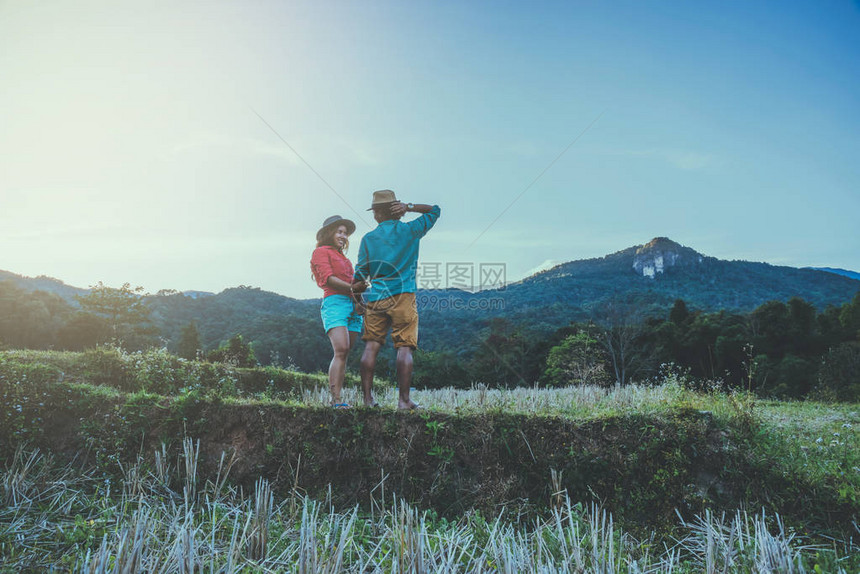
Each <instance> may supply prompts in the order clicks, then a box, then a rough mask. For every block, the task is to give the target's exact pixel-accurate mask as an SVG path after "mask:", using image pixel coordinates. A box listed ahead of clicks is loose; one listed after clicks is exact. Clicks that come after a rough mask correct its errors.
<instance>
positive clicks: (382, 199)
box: [367, 189, 397, 211]
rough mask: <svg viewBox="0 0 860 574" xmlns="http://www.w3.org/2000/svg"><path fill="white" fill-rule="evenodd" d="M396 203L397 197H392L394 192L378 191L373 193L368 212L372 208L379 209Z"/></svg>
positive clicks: (388, 190) (387, 190)
mask: <svg viewBox="0 0 860 574" xmlns="http://www.w3.org/2000/svg"><path fill="white" fill-rule="evenodd" d="M395 201H397V196H395V195H394V192H393V191H391V190H390V189H381V190H379V191H374V192H373V203H371V204H370V209H368V210H367V211H370V210H371V209H373V208H374V207H381V206H383V205H388V204H389V203H394V202H395Z"/></svg>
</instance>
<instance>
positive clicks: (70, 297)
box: [0, 269, 89, 305]
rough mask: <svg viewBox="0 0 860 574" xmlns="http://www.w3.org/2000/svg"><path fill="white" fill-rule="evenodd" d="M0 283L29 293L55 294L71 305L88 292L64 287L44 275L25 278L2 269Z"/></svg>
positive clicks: (0, 270)
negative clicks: (13, 285) (2, 282)
mask: <svg viewBox="0 0 860 574" xmlns="http://www.w3.org/2000/svg"><path fill="white" fill-rule="evenodd" d="M0 281H11V282H12V283H14V284H15V285H16V286H18V287H20V288H21V289H24V290H25V291H29V292H33V291H45V292H48V293H55V294H57V295H59V296H60V297H62V298H63V299H64V300H66V302H68V303H71V304H72V305H77V304H78V301H77V299H76V298H75V297H76V296H78V295H84V294H86V293H88V292H89V289H81V288H79V287H72V286H71V285H66V284H65V283H63V282H62V281H60V280H59V279H54V278H53V277H46V276H44V275H40V276H38V277H25V276H23V275H17V274H15V273H11V272H9V271H3V270H2V269H0Z"/></svg>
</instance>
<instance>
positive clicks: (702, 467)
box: [0, 350, 860, 548]
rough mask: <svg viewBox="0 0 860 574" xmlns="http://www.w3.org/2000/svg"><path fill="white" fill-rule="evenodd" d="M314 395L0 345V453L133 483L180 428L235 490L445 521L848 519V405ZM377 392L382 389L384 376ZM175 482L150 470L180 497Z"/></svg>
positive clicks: (596, 396)
mask: <svg viewBox="0 0 860 574" xmlns="http://www.w3.org/2000/svg"><path fill="white" fill-rule="evenodd" d="M353 387H354V382H353ZM355 393H356V390H355V389H354V388H350V389H349V390H348V394H347V396H348V398H349V400H353V401H354V399H355V398H357V397H356V395H355ZM326 394H327V389H326V381H325V378H324V377H322V376H319V375H306V374H301V373H294V372H287V371H279V370H277V369H244V370H243V369H233V368H231V367H229V366H223V365H210V364H205V363H194V362H188V361H182V360H181V359H176V358H175V357H172V356H170V355H167V354H166V353H163V352H159V351H152V352H148V353H135V354H124V353H120V352H118V351H113V350H98V351H92V352H89V353H83V354H75V353H50V352H48V353H39V352H31V351H28V352H17V351H16V352H4V353H0V399H2V405H3V407H2V412H0V451H2V452H0V456H2V457H3V460H5V461H6V462H7V468H11V467H14V466H15V465H17V466H18V467H20V466H21V465H22V464H23V463H22V461H21V460H19V461H18V462H17V463H13V462H11V461H14V460H15V453H16V451H18V448H19V445H22V444H26V445H28V448H30V449H32V448H36V447H39V448H41V449H42V450H43V451H45V452H51V453H53V455H54V456H55V457H56V458H57V459H58V461H61V462H62V461H69V460H73V459H74V460H75V461H76V462H75V465H76V467H78V468H95V469H96V470H95V471H94V472H95V473H96V474H93V475H91V476H92V477H98V479H99V480H105V479H109V480H112V481H114V484H122V485H123V487H122V488H126V485H127V484H128V480H129V469H131V468H136V469H137V470H136V471H135V472H136V473H137V474H136V476H164V477H167V476H168V475H169V474H170V473H166V474H165V468H166V467H170V466H171V465H173V467H174V468H176V469H178V468H179V467H180V466H182V465H184V464H186V462H185V461H186V460H187V459H188V454H187V453H188V446H187V441H185V440H184V439H185V437H193V439H195V440H198V441H199V443H197V444H198V445H199V446H198V447H197V448H198V449H199V450H198V452H197V453H196V454H195V456H194V468H195V472H194V476H195V477H196V478H195V480H197V481H199V482H200V483H201V484H203V483H207V482H208V483H213V484H215V483H218V482H219V481H220V480H221V479H220V478H219V477H222V476H223V472H224V468H225V464H227V462H228V461H230V472H229V484H231V485H234V486H235V487H241V488H242V489H243V490H244V491H245V492H251V491H254V489H255V488H257V481H258V480H259V478H260V477H265V478H266V481H267V482H266V484H267V486H266V488H268V489H270V490H271V492H272V493H273V496H275V497H277V498H278V499H280V500H286V499H287V498H289V497H295V496H296V495H297V493H300V494H303V495H309V496H310V497H311V499H318V500H322V499H328V500H329V501H330V503H331V504H332V505H333V506H334V507H335V508H340V509H344V511H346V509H349V508H352V507H354V506H355V505H358V506H359V507H360V508H362V509H364V510H363V511H365V512H366V511H371V510H372V509H373V502H372V501H373V500H374V498H375V497H376V498H379V497H380V496H381V493H382V492H385V493H388V496H391V493H394V492H396V493H397V496H398V497H403V498H404V499H405V500H407V501H409V503H410V504H414V505H415V506H417V507H420V508H427V509H431V510H432V513H433V516H435V517H437V518H436V519H438V520H444V521H448V522H446V523H451V522H450V521H452V520H455V518H456V517H462V516H473V515H477V516H487V517H495V516H497V515H499V513H500V512H503V516H504V517H505V518H506V521H513V522H520V523H523V524H529V523H531V521H532V520H536V519H544V518H545V517H546V516H548V514H547V513H551V512H552V511H553V510H552V509H558V508H560V506H563V500H564V497H569V498H570V499H571V500H572V501H574V502H577V503H581V504H584V505H585V506H587V505H588V504H591V503H595V504H599V505H600V508H601V509H603V510H606V511H609V512H612V514H613V516H614V517H615V519H616V520H617V521H618V523H619V524H621V525H622V526H623V527H624V528H625V529H626V530H627V531H628V532H631V533H633V534H634V535H635V536H637V537H639V538H640V539H644V538H647V537H648V536H649V533H650V532H651V531H652V530H654V529H656V531H657V532H658V533H661V534H660V536H665V535H667V534H670V533H672V532H673V531H674V530H673V529H676V528H677V527H678V520H677V515H676V511H677V512H679V513H680V515H681V516H683V517H684V519H685V520H686V521H687V523H688V526H690V525H693V524H698V523H697V522H696V520H698V519H697V518H696V517H697V516H698V517H707V516H709V514H708V513H716V515H719V513H721V512H723V511H728V512H730V513H732V512H734V510H735V509H737V508H742V507H743V508H752V509H756V508H764V509H765V510H766V512H767V513H768V514H769V515H771V516H774V515H775V514H777V513H778V514H779V515H781V516H782V517H783V519H784V520H785V523H786V524H787V525H788V527H790V528H792V529H794V531H795V532H797V533H799V534H802V535H803V536H804V537H807V539H809V538H811V539H819V540H820V539H822V538H821V537H822V536H836V537H837V538H840V539H842V538H844V537H846V536H849V535H851V533H852V532H854V529H855V527H854V526H853V524H852V523H853V522H856V521H857V516H858V514H860V512H858V509H860V500H858V491H860V490H858V489H859V488H860V454H858V451H860V449H858V446H860V434H858V430H860V415H858V412H857V411H858V410H860V408H858V405H841V406H835V405H822V404H815V403H782V402H759V401H756V400H755V399H754V398H752V397H751V396H748V395H743V394H741V395H737V394H729V395H727V394H722V393H718V392H710V393H701V392H693V391H690V390H687V389H686V388H685V387H684V386H683V385H681V384H680V382H679V381H678V380H676V379H674V378H673V377H672V376H671V375H670V376H669V377H668V378H667V380H666V381H664V382H663V384H661V385H657V386H652V387H641V386H630V387H624V388H616V389H600V388H594V387H579V388H566V389H517V390H514V391H497V390H491V389H487V388H484V387H476V388H475V389H473V390H470V391H462V390H460V391H456V390H441V391H433V392H423V393H420V399H421V400H422V402H423V404H425V406H427V407H428V409H427V410H426V411H424V412H420V413H417V412H413V413H398V412H396V411H394V410H393V409H391V408H383V409H353V410H350V411H332V410H331V409H329V408H326V407H324V406H322V405H323V404H324V403H325V401H326ZM377 394H378V395H379V398H380V399H381V402H382V403H383V404H388V405H391V404H393V402H394V395H393V390H392V389H388V388H384V387H380V388H378V390H377ZM222 453H223V455H222ZM18 458H19V459H20V458H21V455H20V454H19V455H18ZM10 465H11V466H10ZM186 480H187V474H186V475H185V476H184V477H183V476H182V474H181V473H175V474H174V475H172V478H170V477H168V478H164V479H163V480H162V481H161V483H160V484H162V486H163V487H164V488H167V489H170V490H171V491H172V492H176V493H182V492H183V491H184V490H185V489H186V488H187V487H188V485H187V484H185V483H184V481H186ZM7 482H9V481H8V480H7ZM117 488H119V487H117ZM6 493H7V494H6V496H7V497H8V496H9V494H8V493H9V490H8V489H7V491H6ZM562 493H564V496H562ZM585 506H583V507H580V509H582V508H585ZM475 513H477V514H475ZM416 516H417V515H416ZM540 517H543V518H540ZM711 518H712V519H713V515H711ZM702 520H705V521H706V522H707V520H711V519H707V520H706V519H705V518H702ZM713 520H716V519H713ZM713 520H711V522H710V523H712V522H713ZM710 523H709V524H710ZM703 524H704V523H703ZM772 525H773V524H772ZM772 525H771V526H772ZM855 536H856V533H855ZM0 540H2V538H0ZM90 548H95V544H94V543H93V544H91V545H90Z"/></svg>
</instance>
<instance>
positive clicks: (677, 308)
mask: <svg viewBox="0 0 860 574" xmlns="http://www.w3.org/2000/svg"><path fill="white" fill-rule="evenodd" d="M689 316H690V310H689V309H687V304H686V303H684V300H683V299H676V300H675V304H674V305H673V306H672V310H671V311H669V320H670V321H671V322H673V323H675V324H676V325H680V324H682V323H684V322H685V321H686V320H687V318H689Z"/></svg>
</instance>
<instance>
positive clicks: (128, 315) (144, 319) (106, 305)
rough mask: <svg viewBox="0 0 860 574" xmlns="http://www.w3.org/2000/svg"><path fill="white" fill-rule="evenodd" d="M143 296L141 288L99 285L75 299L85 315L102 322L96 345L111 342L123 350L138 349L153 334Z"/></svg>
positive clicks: (127, 284)
mask: <svg viewBox="0 0 860 574" xmlns="http://www.w3.org/2000/svg"><path fill="white" fill-rule="evenodd" d="M144 295H145V294H144V292H143V287H134V288H132V286H131V284H130V283H125V284H123V286H122V287H120V288H119V289H116V288H113V287H108V286H106V285H105V284H104V283H102V282H101V281H99V282H98V284H97V285H94V286H92V287H91V288H90V292H89V293H87V294H86V295H79V296H78V297H77V299H78V301H79V302H80V304H81V308H82V309H83V311H84V312H85V313H88V314H90V315H93V316H95V317H98V318H100V319H102V320H103V322H104V325H105V333H104V334H103V335H102V337H100V338H101V339H102V340H100V341H99V343H104V342H108V341H111V342H114V343H115V344H117V345H120V346H122V347H125V348H142V347H144V346H146V344H148V343H149V342H150V340H151V337H150V336H151V335H152V334H153V333H154V329H153V328H152V327H151V326H150V325H149V315H150V309H149V307H148V306H147V304H146V301H145V300H144Z"/></svg>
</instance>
